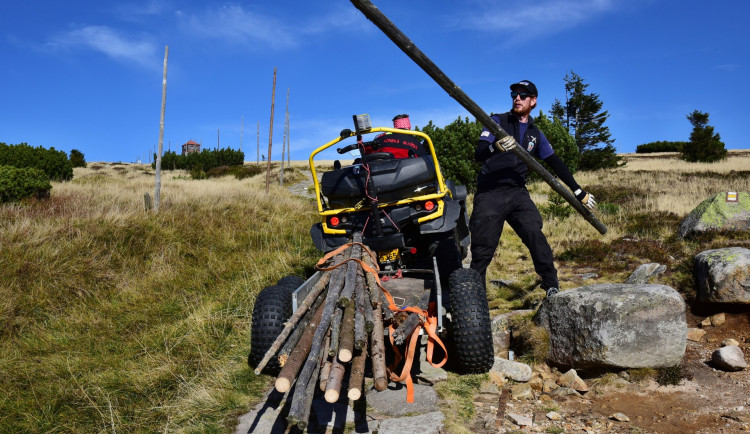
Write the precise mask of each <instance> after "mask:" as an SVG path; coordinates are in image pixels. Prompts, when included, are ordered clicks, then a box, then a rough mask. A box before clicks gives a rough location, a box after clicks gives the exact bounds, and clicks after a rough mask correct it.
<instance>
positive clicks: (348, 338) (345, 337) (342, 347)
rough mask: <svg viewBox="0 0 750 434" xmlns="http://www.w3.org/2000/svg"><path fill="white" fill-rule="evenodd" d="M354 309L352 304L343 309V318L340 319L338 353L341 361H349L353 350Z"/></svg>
mask: <svg viewBox="0 0 750 434" xmlns="http://www.w3.org/2000/svg"><path fill="white" fill-rule="evenodd" d="M354 310H355V309H354V306H349V307H347V308H346V309H344V318H343V319H342V320H341V336H340V337H339V352H338V355H339V360H341V361H342V362H348V361H350V360H351V359H352V353H353V351H354Z"/></svg>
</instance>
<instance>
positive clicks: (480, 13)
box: [455, 0, 616, 37]
mask: <svg viewBox="0 0 750 434" xmlns="http://www.w3.org/2000/svg"><path fill="white" fill-rule="evenodd" d="M615 3H616V1H615V0H562V1H561V0H544V1H541V2H525V1H523V2H522V1H510V2H503V3H502V4H501V5H499V4H498V3H497V2H495V1H482V2H478V5H477V6H476V7H475V8H472V13H471V15H459V17H458V18H457V19H456V21H455V25H456V26H457V27H459V28H462V29H479V30H483V31H489V32H500V33H508V32H510V33H511V34H512V32H516V31H519V32H523V36H524V37H529V36H533V35H540V34H549V33H555V32H557V31H560V30H564V29H568V28H571V27H575V26H576V25H579V24H581V23H583V22H586V21H589V20H591V19H593V18H595V17H597V16H599V15H601V14H603V13H606V12H609V11H611V10H613V9H614V8H615V6H616V5H615Z"/></svg>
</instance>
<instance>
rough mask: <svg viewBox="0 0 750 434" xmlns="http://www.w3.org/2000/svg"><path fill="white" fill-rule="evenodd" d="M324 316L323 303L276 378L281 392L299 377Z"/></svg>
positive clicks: (287, 388) (286, 390)
mask: <svg viewBox="0 0 750 434" xmlns="http://www.w3.org/2000/svg"><path fill="white" fill-rule="evenodd" d="M321 316H323V305H321V306H319V307H318V309H317V310H316V311H315V315H314V316H313V317H312V319H311V320H310V324H308V326H307V327H306V328H305V332H304V333H303V334H302V337H301V338H300V340H299V343H298V344H297V346H296V347H295V348H294V351H293V352H292V354H291V356H289V359H288V360H287V362H286V363H285V364H284V367H283V368H281V372H279V376H278V377H277V378H276V383H275V387H276V390H278V391H279V392H281V393H286V392H288V391H289V389H291V387H292V383H293V382H294V379H295V378H296V377H297V373H298V372H299V370H300V368H301V367H302V364H303V363H304V362H305V360H307V355H308V354H309V353H310V348H311V347H312V338H313V336H314V335H315V332H316V331H317V329H318V324H320V318H321Z"/></svg>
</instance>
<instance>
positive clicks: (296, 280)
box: [276, 274, 305, 292]
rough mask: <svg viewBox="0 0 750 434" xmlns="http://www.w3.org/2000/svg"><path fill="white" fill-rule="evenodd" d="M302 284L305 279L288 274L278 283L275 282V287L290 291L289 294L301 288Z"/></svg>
mask: <svg viewBox="0 0 750 434" xmlns="http://www.w3.org/2000/svg"><path fill="white" fill-rule="evenodd" d="M303 283H305V279H303V278H301V277H299V276H295V275H292V274H290V275H288V276H284V277H282V278H281V279H279V281H278V282H276V285H277V286H283V287H285V288H287V289H290V290H291V291H290V292H294V290H295V289H297V288H299V287H300V286H302V284H303Z"/></svg>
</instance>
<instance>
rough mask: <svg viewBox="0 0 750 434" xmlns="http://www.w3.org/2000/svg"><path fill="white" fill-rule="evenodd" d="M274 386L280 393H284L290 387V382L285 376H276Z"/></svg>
mask: <svg viewBox="0 0 750 434" xmlns="http://www.w3.org/2000/svg"><path fill="white" fill-rule="evenodd" d="M274 387H276V390H278V391H279V392H281V393H286V392H288V391H289V389H291V388H292V382H291V381H289V380H288V379H286V378H277V379H276V383H274Z"/></svg>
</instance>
